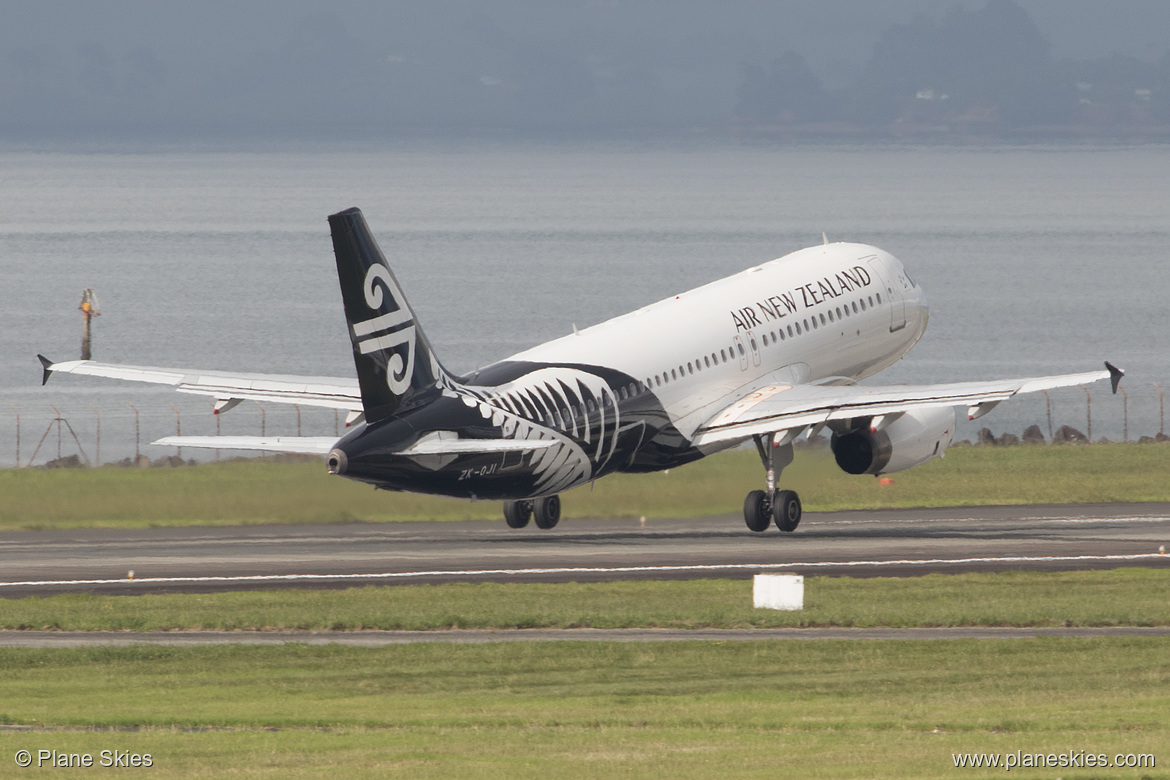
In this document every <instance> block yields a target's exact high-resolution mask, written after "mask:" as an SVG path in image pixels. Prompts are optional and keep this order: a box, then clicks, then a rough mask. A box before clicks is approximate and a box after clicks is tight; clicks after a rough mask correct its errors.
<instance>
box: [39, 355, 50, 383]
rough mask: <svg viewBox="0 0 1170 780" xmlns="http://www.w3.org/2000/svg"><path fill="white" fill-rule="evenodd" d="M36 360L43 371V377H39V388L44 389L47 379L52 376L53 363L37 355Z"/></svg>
mask: <svg viewBox="0 0 1170 780" xmlns="http://www.w3.org/2000/svg"><path fill="white" fill-rule="evenodd" d="M37 358H38V359H39V360H40V361H41V368H43V369H44V370H45V375H44V376H42V377H41V386H42V387H44V386H45V385H46V384H47V383H48V381H49V377H50V376H51V375H52V374H53V361H52V360H49V359H48V358H47V357H45V356H44V355H39V354H38V355H37Z"/></svg>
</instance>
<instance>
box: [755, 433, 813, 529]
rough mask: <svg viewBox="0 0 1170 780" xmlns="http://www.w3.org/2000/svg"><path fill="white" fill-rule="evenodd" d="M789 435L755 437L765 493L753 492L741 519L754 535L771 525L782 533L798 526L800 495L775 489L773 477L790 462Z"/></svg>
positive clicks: (800, 511)
mask: <svg viewBox="0 0 1170 780" xmlns="http://www.w3.org/2000/svg"><path fill="white" fill-rule="evenodd" d="M793 438H795V437H794V436H792V435H791V433H785V434H784V436H783V437H781V438H776V437H775V436H773V435H771V434H769V435H768V436H766V437H765V436H756V437H755V442H756V449H757V450H758V451H759V453H760V460H762V461H763V462H764V469H765V471H766V475H767V486H768V489H767V490H753V491H752V492H750V493H748V494H747V498H746V499H745V500H744V502H743V519H744V522H745V523H746V524H747V527H748V528H749V529H750V530H752V531H755V532H756V533H762V532H764V531H767V530H768V526H769V525H771V524H772V523H775V524H776V527H777V528H779V529H780V530H781V531H785V532H788V533H791V532H792V531H795V530H796V526H798V525H800V517H801V514H802V511H803V510H802V508H801V505H800V496H798V495H796V491H794V490H777V489H776V478H777V477H778V476H779V475H780V472H782V471H783V470H784V467H785V466H787V465H788V464H789V463H791V462H792V458H793V452H792V439H793Z"/></svg>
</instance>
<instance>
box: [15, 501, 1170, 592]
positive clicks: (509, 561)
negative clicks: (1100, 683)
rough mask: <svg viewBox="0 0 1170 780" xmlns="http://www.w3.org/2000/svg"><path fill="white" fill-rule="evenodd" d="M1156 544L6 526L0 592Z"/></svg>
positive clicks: (630, 527)
mask: <svg viewBox="0 0 1170 780" xmlns="http://www.w3.org/2000/svg"><path fill="white" fill-rule="evenodd" d="M1160 545H1163V546H1166V547H1170V504H1096V505H1050V506H1007V507H1005V506H996V507H967V508H945V509H911V510H880V511H856V512H817V513H810V514H807V515H806V516H805V519H804V521H803V522H802V523H801V527H800V529H799V530H798V531H797V532H796V533H793V534H781V533H780V532H778V531H776V530H775V529H772V530H771V531H769V532H767V533H764V534H753V533H752V532H750V531H748V530H747V529H746V528H744V526H743V521H742V520H741V519H739V518H738V517H735V516H723V517H710V518H696V519H685V520H677V519H676V520H656V519H651V520H648V521H647V522H646V524H645V526H642V525H641V524H639V522H638V521H637V520H630V519H593V520H581V519H573V518H572V517H570V518H568V519H566V520H563V521H562V523H561V525H560V526H558V527H557V528H556V529H553V530H552V531H540V530H538V529H536V528H534V527H529V528H526V529H523V530H520V531H514V530H511V529H508V528H507V527H506V526H505V525H504V523H503V520H500V521H493V522H486V521H485V522H465V523H438V522H435V523H426V522H423V523H401V524H399V523H383V524H373V523H370V524H357V523H355V524H346V525H297V526H273V525H265V526H242V527H241V526H234V527H223V528H209V527H182V528H157V529H143V530H112V529H95V530H84V529H81V530H68V531H25V532H7V533H3V534H0V561H2V566H0V597H9V598H15V597H22V596H28V595H34V594H36V595H48V594H52V593H62V592H98V593H109V594H122V593H146V592H206V591H221V590H244V589H257V588H278V587H279V588H286V587H317V588H320V587H349V586H354V585H363V584H409V583H422V582H449V581H496V582H500V581H507V582H534V581H542V582H555V581H567V580H576V581H598V580H613V579H634V578H643V579H644V578H654V579H667V578H669V579H684V578H685V579H690V578H707V577H741V578H746V577H750V576H751V575H752V574H755V573H758V572H767V571H774V572H785V571H790V572H796V573H801V574H805V575H838V576H841V575H844V576H863V577H864V576H897V575H914V574H925V573H928V572H936V571H942V572H958V571H995V570H1003V569H1035V570H1058V569H1087V568H1113V567H1117V566H1168V565H1170V555H1159V554H1158V547H1159V546H1160ZM130 571H133V572H134V579H133V581H131V580H130V579H129V572H130Z"/></svg>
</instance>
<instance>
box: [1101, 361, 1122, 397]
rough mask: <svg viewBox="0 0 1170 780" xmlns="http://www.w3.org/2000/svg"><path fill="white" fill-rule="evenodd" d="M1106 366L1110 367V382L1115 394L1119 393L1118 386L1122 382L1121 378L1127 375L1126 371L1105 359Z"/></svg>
mask: <svg viewBox="0 0 1170 780" xmlns="http://www.w3.org/2000/svg"><path fill="white" fill-rule="evenodd" d="M1105 368H1107V369H1109V384H1111V385H1113V394H1114V395H1117V386H1118V385H1119V384H1121V378H1122V377H1123V376H1125V372H1124V371H1122V370H1121V369H1120V368H1118V367H1117V366H1115V365H1113V364H1112V363H1110V362H1109V361H1108V360H1106V361H1105Z"/></svg>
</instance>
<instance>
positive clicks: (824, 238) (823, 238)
mask: <svg viewBox="0 0 1170 780" xmlns="http://www.w3.org/2000/svg"><path fill="white" fill-rule="evenodd" d="M821 239H822V240H823V241H824V242H825V243H824V245H825V246H828V245H829V234H828V233H825V232H822V233H821Z"/></svg>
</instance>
